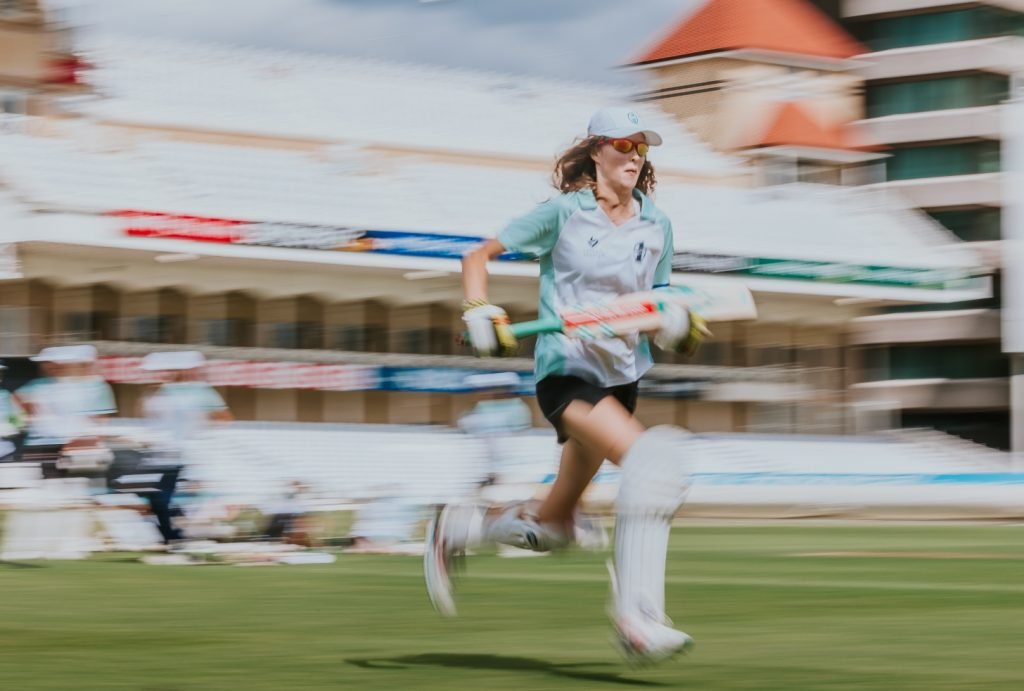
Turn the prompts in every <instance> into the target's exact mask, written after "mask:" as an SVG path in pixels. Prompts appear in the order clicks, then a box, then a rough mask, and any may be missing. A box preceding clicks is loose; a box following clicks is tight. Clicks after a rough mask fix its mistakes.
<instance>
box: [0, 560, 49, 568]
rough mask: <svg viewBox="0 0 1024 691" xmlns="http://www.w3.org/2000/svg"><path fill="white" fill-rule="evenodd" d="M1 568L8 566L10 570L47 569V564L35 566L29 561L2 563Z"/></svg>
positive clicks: (0, 562) (0, 563)
mask: <svg viewBox="0 0 1024 691" xmlns="http://www.w3.org/2000/svg"><path fill="white" fill-rule="evenodd" d="M0 566H6V567H7V568H9V569H45V568H46V565H45V564H33V563H31V562H27V561H0Z"/></svg>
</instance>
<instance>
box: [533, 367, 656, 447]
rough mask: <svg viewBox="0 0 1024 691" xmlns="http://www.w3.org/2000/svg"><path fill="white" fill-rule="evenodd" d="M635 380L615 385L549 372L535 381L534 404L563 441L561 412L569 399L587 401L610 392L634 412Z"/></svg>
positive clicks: (591, 403)
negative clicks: (598, 383) (599, 384)
mask: <svg viewBox="0 0 1024 691" xmlns="http://www.w3.org/2000/svg"><path fill="white" fill-rule="evenodd" d="M638 388H639V382H632V383H630V384H620V385H619V386H608V387H600V386H597V385H596V384H591V383H590V382H588V381H584V380H583V379H580V378H579V377H573V376H563V375H559V374H549V375H548V376H546V377H544V378H543V379H541V380H540V381H539V382H537V405H539V406H540V410H541V412H542V413H544V417H546V418H547V419H548V422H550V423H551V424H552V425H554V427H555V431H556V432H558V443H559V444H564V443H565V442H566V441H568V439H569V436H568V435H567V434H566V433H565V430H564V429H563V428H562V413H563V412H564V411H565V409H566V407H567V406H568V405H569V404H570V403H572V402H573V401H584V402H586V403H589V404H590V405H597V404H598V402H599V401H600V400H601V399H603V398H605V397H607V396H614V397H615V399H616V400H617V401H618V402H619V403H621V404H622V407H623V408H625V409H626V410H628V411H629V412H630V413H634V412H636V396H637V389H638Z"/></svg>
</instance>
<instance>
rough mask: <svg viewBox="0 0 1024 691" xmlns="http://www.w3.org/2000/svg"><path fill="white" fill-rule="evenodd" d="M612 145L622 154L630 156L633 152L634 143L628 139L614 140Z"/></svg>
mask: <svg viewBox="0 0 1024 691" xmlns="http://www.w3.org/2000/svg"><path fill="white" fill-rule="evenodd" d="M611 145H612V146H613V147H614V148H615V150H616V151H618V152H619V153H620V154H628V153H629V152H630V151H632V150H633V142H631V141H629V140H628V139H612V140H611Z"/></svg>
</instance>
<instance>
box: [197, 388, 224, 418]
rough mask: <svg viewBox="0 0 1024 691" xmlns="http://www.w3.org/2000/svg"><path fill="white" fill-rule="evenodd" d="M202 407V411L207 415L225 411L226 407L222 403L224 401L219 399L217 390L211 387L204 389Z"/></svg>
mask: <svg viewBox="0 0 1024 691" xmlns="http://www.w3.org/2000/svg"><path fill="white" fill-rule="evenodd" d="M202 406H203V410H205V411H206V412H208V413H213V412H217V411H220V410H227V405H226V404H225V403H224V399H223V398H221V396H220V394H219V393H217V389H215V388H213V387H212V386H207V387H206V389H205V391H204V393H203V397H202Z"/></svg>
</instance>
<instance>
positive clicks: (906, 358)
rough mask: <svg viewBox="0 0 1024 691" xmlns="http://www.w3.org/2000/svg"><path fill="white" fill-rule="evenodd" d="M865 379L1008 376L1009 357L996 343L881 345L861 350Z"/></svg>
mask: <svg viewBox="0 0 1024 691" xmlns="http://www.w3.org/2000/svg"><path fill="white" fill-rule="evenodd" d="M864 368H865V375H866V378H867V380H868V381H889V380H892V379H991V378H1002V377H1008V376H1009V374H1010V362H1009V358H1008V357H1007V356H1006V354H1004V353H1003V352H1002V351H1001V350H1000V345H999V344H998V343H943V344H939V345H922V344H913V345H882V346H872V347H870V348H865V349H864Z"/></svg>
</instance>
